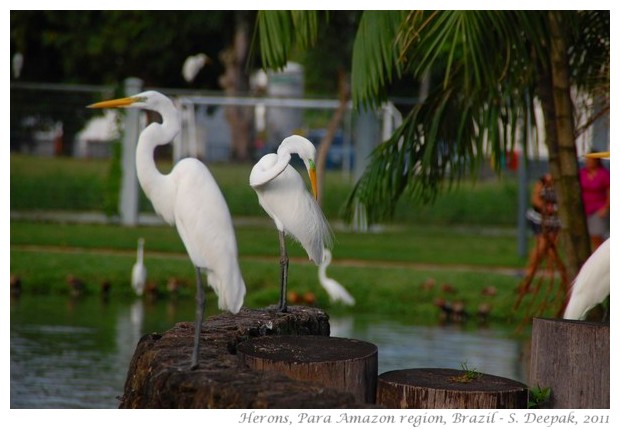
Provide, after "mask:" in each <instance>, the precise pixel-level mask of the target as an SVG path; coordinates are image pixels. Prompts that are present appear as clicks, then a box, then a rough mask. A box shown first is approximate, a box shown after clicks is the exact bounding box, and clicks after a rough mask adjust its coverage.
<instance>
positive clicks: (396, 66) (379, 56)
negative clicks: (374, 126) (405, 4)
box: [351, 11, 406, 107]
mask: <svg viewBox="0 0 620 429" xmlns="http://www.w3.org/2000/svg"><path fill="white" fill-rule="evenodd" d="M405 16H406V13H405V12H402V11H365V12H364V13H363V14H362V17H361V19H360V23H359V27H358V31H357V35H356V38H355V44H354V46H353V59H352V65H351V86H352V89H353V91H352V95H353V102H354V104H355V105H357V106H367V107H368V106H370V107H377V106H378V105H379V104H380V102H381V101H383V100H385V97H386V94H387V86H388V84H390V83H391V82H392V74H393V73H394V72H396V73H398V74H400V71H401V65H400V62H399V61H398V59H399V58H398V57H399V53H400V52H399V43H398V42H399V40H398V31H399V28H400V23H401V22H402V21H403V19H404V17H405ZM377 29H380V31H377Z"/></svg>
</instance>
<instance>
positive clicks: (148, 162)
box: [136, 118, 179, 202]
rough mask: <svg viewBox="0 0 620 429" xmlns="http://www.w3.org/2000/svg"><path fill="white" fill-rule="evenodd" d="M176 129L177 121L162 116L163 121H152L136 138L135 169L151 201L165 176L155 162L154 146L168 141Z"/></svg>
mask: <svg viewBox="0 0 620 429" xmlns="http://www.w3.org/2000/svg"><path fill="white" fill-rule="evenodd" d="M172 122H176V123H172ZM178 129H179V128H178V122H177V121H170V120H169V119H167V118H164V122H163V123H161V124H159V123H152V124H150V125H149V126H148V127H146V128H145V129H144V131H142V133H141V134H140V137H139V138H138V146H137V147H136V171H137V174H138V180H139V181H140V185H141V186H142V189H143V190H144V193H145V194H146V196H147V197H148V198H149V199H150V200H151V201H153V196H154V194H155V190H156V189H162V188H163V185H162V181H164V180H165V177H166V176H165V175H164V174H161V173H160V171H159V170H158V169H157V164H155V148H156V147H157V146H161V145H165V144H168V143H170V142H171V141H172V139H173V138H174V137H175V136H176V134H177V132H178ZM153 202H154V201H153Z"/></svg>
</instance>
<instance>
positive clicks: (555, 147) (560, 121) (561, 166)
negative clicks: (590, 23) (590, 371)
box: [542, 11, 590, 279]
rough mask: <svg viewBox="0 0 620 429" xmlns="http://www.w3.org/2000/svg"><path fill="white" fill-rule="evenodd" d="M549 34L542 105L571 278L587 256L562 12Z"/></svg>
mask: <svg viewBox="0 0 620 429" xmlns="http://www.w3.org/2000/svg"><path fill="white" fill-rule="evenodd" d="M548 16H549V30H550V34H551V40H550V49H549V75H548V77H547V78H546V79H544V81H543V86H547V88H544V90H543V95H542V99H543V100H542V101H543V106H544V113H545V131H546V134H547V147H548V149H549V163H550V166H551V173H552V174H553V176H554V180H555V183H556V188H557V192H558V202H559V214H560V219H561V220H562V242H563V246H564V249H565V250H566V258H567V268H568V276H569V278H571V279H572V278H574V277H575V276H576V275H577V272H578V271H579V268H580V267H581V266H582V265H583V263H584V262H585V261H586V260H587V259H588V256H589V255H590V241H589V235H588V228H587V224H586V219H585V213H584V209H583V203H582V200H581V185H580V183H579V164H578V162H577V149H576V147H575V125H574V115H573V102H572V99H571V94H570V89H571V84H570V78H569V71H570V69H569V63H568V46H567V43H566V40H565V36H564V33H563V30H562V26H563V25H564V24H563V21H562V12H561V11H550V12H549V15H548Z"/></svg>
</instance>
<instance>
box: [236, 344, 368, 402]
mask: <svg viewBox="0 0 620 429" xmlns="http://www.w3.org/2000/svg"><path fill="white" fill-rule="evenodd" d="M237 355H238V356H239V361H240V365H241V367H244V366H245V365H247V366H248V367H249V368H251V369H254V370H257V371H267V372H276V373H278V374H282V375H286V376H287V377H289V378H292V379H294V380H300V381H310V382H313V383H316V384H320V385H322V386H324V387H326V388H329V389H335V390H340V391H342V392H348V393H350V394H352V395H353V397H354V398H355V400H356V401H357V402H359V403H368V404H372V403H374V402H375V394H376V390H377V346H375V345H374V344H371V343H367V342H365V341H360V340H354V339H349V338H337V337H326V336H320V335H304V336H301V335H282V336H267V337H262V338H254V339H252V340H249V341H245V342H243V343H242V344H240V345H239V347H238V348H237Z"/></svg>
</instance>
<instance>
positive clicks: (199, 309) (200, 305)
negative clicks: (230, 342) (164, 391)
mask: <svg viewBox="0 0 620 429" xmlns="http://www.w3.org/2000/svg"><path fill="white" fill-rule="evenodd" d="M204 313H205V290H204V286H203V284H202V273H201V272H200V268H198V267H196V321H195V322H194V351H193V352H192V366H191V369H196V368H198V352H199V349H200V329H201V328H202V319H203V317H204Z"/></svg>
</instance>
